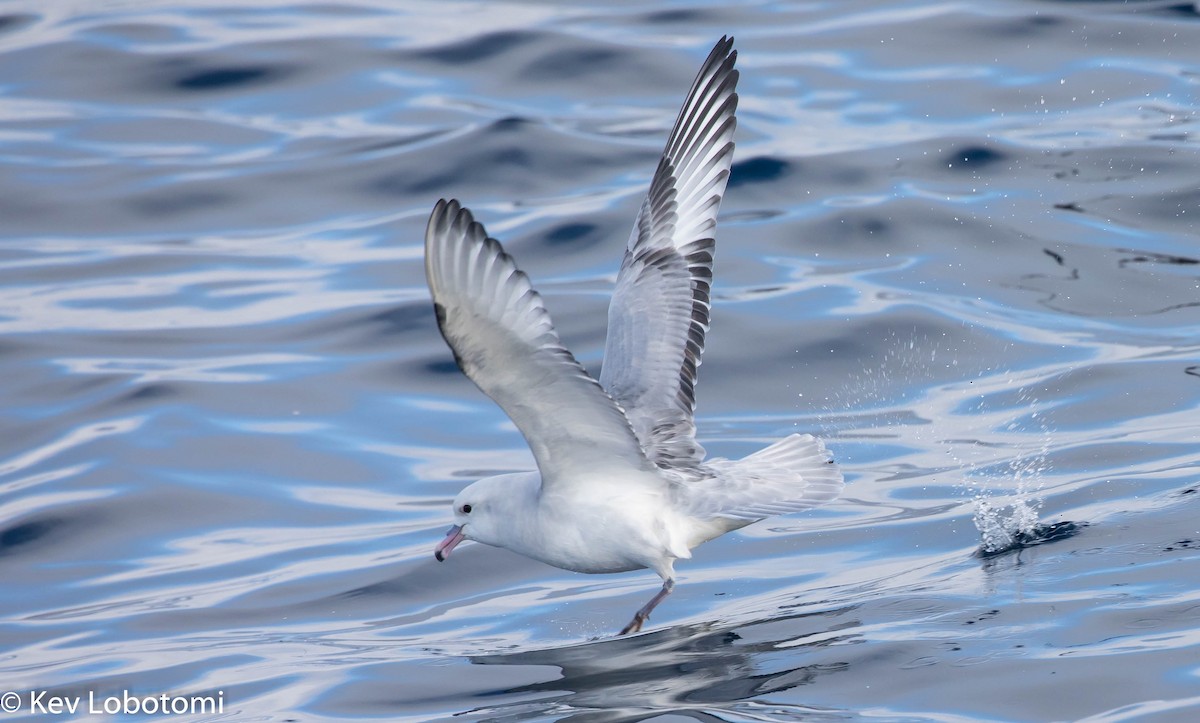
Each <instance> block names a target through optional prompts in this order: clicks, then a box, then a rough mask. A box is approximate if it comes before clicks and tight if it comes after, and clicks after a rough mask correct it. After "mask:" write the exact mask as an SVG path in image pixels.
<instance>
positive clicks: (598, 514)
mask: <svg viewBox="0 0 1200 723" xmlns="http://www.w3.org/2000/svg"><path fill="white" fill-rule="evenodd" d="M563 507H565V505H559V506H557V507H556V508H554V514H553V517H550V518H549V519H545V518H544V521H543V523H542V524H540V525H539V528H540V529H539V530H538V534H536V535H534V536H532V538H533V539H528V538H526V539H525V540H523V542H527V543H529V544H528V547H527V548H526V549H520V550H516V552H520V553H521V554H524V555H526V556H528V557H532V558H534V559H536V560H541V561H542V562H545V563H548V564H550V565H554V566H555V567H560V568H562V569H564V570H572V571H574V572H585V573H609V572H627V571H629V570H642V569H645V568H647V567H654V566H655V564H656V562H657V561H658V560H660V559H661V558H662V557H663V556H664V555H668V554H669V553H667V551H666V549H665V544H664V540H662V539H661V538H662V535H661V534H660V532H661V529H662V526H661V523H659V522H658V521H657V520H654V519H643V518H641V517H639V516H636V515H630V514H629V513H628V511H627V508H625V507H623V506H617V505H613V506H610V505H608V504H605V503H603V502H600V503H597V502H594V501H593V502H591V503H589V504H588V505H587V506H586V509H576V510H569V511H565V510H564V509H563ZM564 511H565V512H566V514H563V513H564Z"/></svg>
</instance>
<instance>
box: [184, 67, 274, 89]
mask: <svg viewBox="0 0 1200 723" xmlns="http://www.w3.org/2000/svg"><path fill="white" fill-rule="evenodd" d="M291 72H292V71H291V70H290V69H287V68H283V67H277V66H276V67H272V66H265V65H264V66H242V67H228V68H207V69H203V70H187V71H186V72H185V73H184V74H182V75H180V76H179V77H177V78H175V80H174V81H173V85H174V86H175V87H176V88H178V89H180V90H187V91H216V90H229V89H231V88H236V87H239V86H254V85H262V84H264V83H267V82H271V81H275V80H279V79H281V78H283V77H286V76H288V75H290V74H291Z"/></svg>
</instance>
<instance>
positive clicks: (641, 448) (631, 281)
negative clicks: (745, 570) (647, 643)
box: [425, 38, 843, 634]
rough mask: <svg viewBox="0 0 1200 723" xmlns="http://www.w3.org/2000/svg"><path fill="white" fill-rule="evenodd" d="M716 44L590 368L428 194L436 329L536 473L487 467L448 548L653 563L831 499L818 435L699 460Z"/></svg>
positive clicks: (498, 252)
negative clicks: (512, 431)
mask: <svg viewBox="0 0 1200 723" xmlns="http://www.w3.org/2000/svg"><path fill="white" fill-rule="evenodd" d="M736 59H737V51H735V50H734V49H733V39H732V38H722V39H721V40H720V42H718V43H717V44H716V47H714V48H713V50H712V52H711V53H710V54H709V56H708V59H707V60H705V61H704V66H703V67H702V68H701V69H700V73H699V74H698V75H697V76H696V80H695V82H693V83H692V88H691V90H690V91H689V93H688V96H687V99H686V100H685V101H684V104H683V108H682V109H681V110H680V112H679V116H678V118H677V119H676V121H675V127H674V128H673V129H672V131H671V135H670V137H669V138H668V140H667V146H666V149H665V150H664V151H663V155H662V159H661V160H660V161H659V164H658V169H657V170H656V171H655V174H654V179H653V180H652V181H651V183H650V193H649V195H648V196H647V197H646V200H645V201H644V202H643V203H642V207H641V211H640V212H639V213H638V217H637V221H636V223H635V224H634V228H633V233H632V234H631V235H630V237H629V243H628V245H627V248H626V251H625V256H624V260H623V261H622V263H621V271H620V273H619V275H618V277H617V285H616V289H615V290H614V292H613V297H612V302H611V304H610V305H609V310H608V338H607V340H606V343H605V349H604V364H603V368H602V371H601V373H600V379H599V381H597V380H595V379H593V378H592V377H591V376H589V375H588V373H587V372H586V371H585V370H584V368H583V367H582V366H581V365H580V364H579V362H577V361H576V360H575V357H574V356H572V355H571V352H569V351H567V349H565V348H564V347H563V345H562V343H561V342H560V341H559V338H558V334H557V333H556V332H555V330H554V324H553V323H552V322H551V321H550V315H549V313H547V311H546V308H545V306H544V305H543V304H542V297H541V296H540V295H539V294H538V293H537V292H536V291H534V290H533V287H532V286H531V285H530V283H529V279H528V277H527V276H526V275H525V274H524V273H522V272H521V271H520V270H519V269H518V268H517V266H516V264H515V263H514V262H513V259H512V257H511V256H509V255H508V254H507V253H505V252H504V249H503V248H501V246H500V242H498V241H496V240H495V239H493V238H489V237H488V235H487V232H486V231H485V230H484V228H483V226H482V225H481V224H479V223H477V222H476V221H475V219H474V217H473V216H472V215H471V212H470V211H468V210H467V209H465V208H463V207H462V206H461V205H459V203H458V201H453V200H451V201H446V200H441V201H438V203H437V205H436V206H435V207H434V209H433V213H432V215H431V216H430V217H429V225H428V228H427V229H426V232H425V271H426V276H427V277H428V280H429V289H430V291H431V292H432V295H433V302H434V309H435V311H436V313H437V321H438V326H439V328H440V329H441V332H442V336H444V337H445V339H446V342H447V343H448V344H449V345H450V349H451V350H452V351H453V352H454V358H455V360H456V361H457V362H458V366H459V367H460V368H461V369H462V371H463V373H464V374H466V375H467V376H468V377H469V378H470V379H471V380H472V381H473V382H475V384H476V385H477V386H478V387H479V388H480V389H481V390H483V392H484V393H485V394H487V395H488V396H489V397H491V398H492V399H493V400H495V401H496V403H497V404H499V405H500V407H501V408H502V409H503V410H504V411H505V413H506V414H507V415H508V416H509V418H511V419H512V421H513V423H514V424H516V426H517V428H518V429H519V430H520V431H521V434H522V435H524V437H525V441H526V442H528V444H529V447H530V449H531V450H532V451H533V456H534V459H535V460H536V462H537V471H536V472H522V473H517V474H504V475H499V476H495V477H487V478H485V479H481V480H479V481H477V482H474V483H473V484H471V485H470V486H468V487H467V488H466V489H464V490H463V491H462V493H461V494H459V495H458V496H457V497H456V498H455V500H454V526H453V527H452V528H450V531H449V533H448V534H447V535H446V539H445V540H443V541H442V542H441V543H440V544H438V546H437V548H436V550H435V553H434V554H435V556H436V557H437V559H438V560H444V559H445V558H446V556H447V555H449V554H450V551H451V550H453V549H454V547H455V546H456V545H458V544H459V543H460V542H462V541H463V540H475V541H477V542H482V543H485V544H488V545H494V546H497V547H504V548H508V549H510V550H513V551H514V552H518V553H520V554H522V555H525V556H527V557H531V558H533V559H535V560H541V561H542V562H546V563H549V564H551V565H554V566H556V567H560V568H564V569H567V570H574V571H576V572H587V573H601V572H624V571H627V570H639V569H643V568H649V569H651V570H653V571H655V572H656V573H658V575H659V576H660V577H661V578H662V579H663V585H662V589H661V590H660V591H659V592H658V593H657V594H656V595H655V596H654V597H653V598H652V599H651V600H650V601H649V602H648V603H646V605H645V606H644V607H642V608H641V609H640V610H638V611H637V613H636V614H635V615H634V616H633V620H631V621H630V622H629V624H628V625H626V626H625V627H624V629H622V630H621V633H620V634H625V633H630V632H637V631H638V630H640V629H641V627H642V624H643V623H644V622H645V621H646V619H647V618H648V617H649V615H650V612H651V611H652V610H653V609H654V607H655V606H656V605H658V604H659V603H660V602H661V601H662V600H663V598H665V597H666V596H667V595H668V594H670V592H671V590H672V588H673V587H674V585H675V571H674V563H675V560H677V559H680V558H685V559H686V558H690V557H691V556H692V553H691V550H692V548H694V547H696V546H697V545H699V544H700V543H702V542H706V541H708V540H711V539H713V538H715V537H718V536H719V535H722V534H724V533H726V532H729V531H731V530H736V529H738V528H740V527H744V526H746V525H748V524H750V523H752V522H754V521H756V520H760V519H763V518H765V517H770V516H773V515H777V514H782V513H786V512H794V511H797V510H803V509H807V508H810V507H814V506H816V505H819V504H822V503H824V502H828V501H830V500H832V499H834V498H836V497H837V496H838V494H839V493H840V492H841V490H842V486H843V482H842V474H841V472H840V471H839V470H838V468H837V466H836V465H835V464H834V463H833V462H832V460H831V459H830V456H829V453H828V452H827V451H826V449H825V446H824V445H823V444H822V443H821V441H820V440H818V439H816V438H815V437H813V436H812V435H808V434H793V435H791V436H789V437H787V438H785V439H782V440H780V441H778V442H776V443H774V444H772V445H771V446H769V447H767V448H765V449H763V450H760V451H758V452H755V453H754V454H752V455H750V456H748V457H746V458H744V459H741V460H728V459H711V460H707V461H705V459H704V456H705V452H704V448H703V447H701V446H700V445H699V444H698V443H697V442H696V439H695V435H696V427H695V423H694V422H693V420H692V415H693V410H694V408H695V396H694V392H695V384H696V369H697V367H699V366H700V355H701V352H702V351H703V349H704V335H705V332H706V331H707V330H708V321H709V282H710V280H711V279H712V259H713V247H714V240H713V231H714V229H715V228H716V217H717V208H718V207H719V206H720V203H721V196H722V194H723V193H724V192H725V185H726V181H727V180H728V178H729V169H730V164H731V163H732V160H733V132H734V128H735V126H736V124H737V122H736V119H735V115H734V114H735V110H736V108H737V100H738V96H737V93H736V92H735V91H736V86H737V80H738V71H737V70H735V69H734V67H733V65H734V62H735V60H736Z"/></svg>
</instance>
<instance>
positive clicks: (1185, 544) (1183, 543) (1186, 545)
mask: <svg viewBox="0 0 1200 723" xmlns="http://www.w3.org/2000/svg"><path fill="white" fill-rule="evenodd" d="M1197 547H1200V542H1197V541H1196V540H1192V539H1186V540H1179V541H1178V542H1173V543H1171V544H1170V545H1167V546H1166V547H1164V548H1163V552H1175V551H1176V550H1194V549H1196V548H1197Z"/></svg>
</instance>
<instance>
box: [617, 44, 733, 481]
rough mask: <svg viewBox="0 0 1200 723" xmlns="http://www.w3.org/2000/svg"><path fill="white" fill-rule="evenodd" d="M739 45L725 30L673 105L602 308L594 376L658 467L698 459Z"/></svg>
mask: <svg viewBox="0 0 1200 723" xmlns="http://www.w3.org/2000/svg"><path fill="white" fill-rule="evenodd" d="M736 59H737V51H736V50H734V49H733V39H732V38H722V39H721V41H720V42H718V43H717V45H716V47H714V48H713V50H712V52H711V53H710V54H709V56H708V59H707V60H705V61H704V66H703V67H702V68H701V69H700V73H699V74H698V75H697V76H696V80H695V82H693V83H692V88H691V90H690V91H689V93H688V96H687V99H686V100H685V101H684V103H683V108H682V109H681V110H680V111H679V116H678V118H677V119H676V121H675V127H674V129H673V130H672V131H671V135H670V137H669V138H668V140H667V146H666V148H665V150H664V151H663V155H662V159H661V160H660V161H659V164H658V169H657V171H655V174H654V179H653V180H652V181H651V183H650V193H649V194H648V195H647V197H646V200H645V201H644V202H643V203H642V208H641V211H640V212H639V213H638V217H637V222H636V223H635V225H634V228H633V233H632V234H631V235H630V238H629V245H628V247H627V249H626V251H625V258H624V260H623V261H622V263H621V271H620V274H619V275H618V277H617V286H616V289H615V291H614V292H613V298H612V302H611V304H610V305H609V308H608V338H607V341H606V343H605V348H604V366H603V367H602V370H601V374H600V384H601V385H602V386H603V387H604V388H605V389H606V390H608V393H609V394H610V395H612V397H613V399H615V400H616V401H617V402H618V403H619V404H620V405H621V406H622V407H623V408H624V409H625V413H626V415H627V416H628V418H629V422H630V424H631V425H632V426H633V430H634V432H635V433H636V434H637V437H638V439H639V440H640V441H641V444H642V447H643V448H644V449H645V450H646V455H647V456H648V457H649V458H650V460H651V461H653V462H655V463H656V464H658V465H659V466H662V467H686V466H692V465H695V464H698V463H699V462H700V461H701V460H703V459H704V449H703V448H702V447H701V446H700V445H699V444H697V443H696V439H695V436H696V427H695V423H694V422H693V420H692V414H693V411H694V410H695V406H696V401H695V386H696V368H697V367H699V366H700V355H701V353H702V352H703V351H704V334H705V332H707V331H708V320H709V284H710V281H711V280H712V260H713V245H714V240H713V233H714V229H715V228H716V219H717V209H718V207H719V206H720V204H721V196H722V194H724V192H725V184H726V181H727V180H728V179H729V168H730V165H731V164H732V162H733V132H734V128H735V127H736V125H737V121H736V118H735V115H734V114H735V111H736V110H737V100H738V97H737V93H736V86H737V80H738V72H737V71H736V70H734V67H733V65H734V62H735V61H736Z"/></svg>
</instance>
